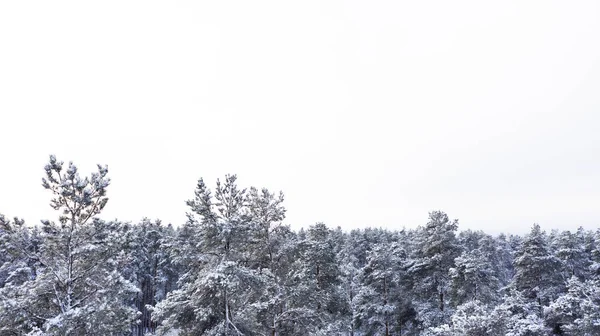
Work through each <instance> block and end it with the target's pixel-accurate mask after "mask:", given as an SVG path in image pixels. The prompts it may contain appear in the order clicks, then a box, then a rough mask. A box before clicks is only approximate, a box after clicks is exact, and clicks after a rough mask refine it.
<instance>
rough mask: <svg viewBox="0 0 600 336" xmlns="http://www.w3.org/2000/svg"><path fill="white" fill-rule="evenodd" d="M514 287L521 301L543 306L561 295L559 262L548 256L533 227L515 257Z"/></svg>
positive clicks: (541, 235) (539, 232) (544, 242)
mask: <svg viewBox="0 0 600 336" xmlns="http://www.w3.org/2000/svg"><path fill="white" fill-rule="evenodd" d="M514 263H515V276H514V278H513V285H514V287H515V288H516V289H517V290H519V291H520V292H521V293H522V294H523V296H524V297H526V298H528V299H530V300H534V301H535V302H537V304H538V305H539V309H540V313H541V309H542V306H544V305H547V304H549V303H550V302H551V301H552V300H553V299H555V298H556V297H558V296H559V295H560V293H562V292H563V291H564V280H563V278H562V276H561V273H560V260H559V259H558V258H557V257H555V256H554V255H553V254H552V253H550V250H549V247H548V242H547V240H546V236H545V234H544V232H543V231H542V230H541V228H540V226H539V225H538V224H534V225H533V227H532V229H531V232H530V233H529V234H528V235H527V236H526V237H525V239H524V240H523V243H522V245H521V247H520V248H519V249H518V250H517V253H516V257H515V262H514Z"/></svg>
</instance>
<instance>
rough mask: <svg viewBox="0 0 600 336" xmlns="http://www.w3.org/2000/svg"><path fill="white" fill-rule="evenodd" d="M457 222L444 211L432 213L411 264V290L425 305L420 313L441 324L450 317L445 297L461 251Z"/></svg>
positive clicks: (419, 236)
mask: <svg viewBox="0 0 600 336" xmlns="http://www.w3.org/2000/svg"><path fill="white" fill-rule="evenodd" d="M457 228H458V221H456V220H455V221H450V220H449V219H448V215H446V214H445V213H444V212H441V211H433V212H431V213H430V214H429V222H428V223H427V224H426V225H425V226H424V227H422V228H420V230H419V235H418V236H417V239H418V242H417V243H416V244H417V246H416V250H415V251H414V256H413V258H412V261H411V262H410V264H409V267H408V277H409V279H410V281H411V287H412V292H413V293H414V294H415V295H416V297H417V298H419V299H420V300H421V301H422V302H423V304H424V306H423V308H421V309H420V310H421V311H420V315H423V316H422V319H423V320H424V321H425V322H432V323H434V324H437V323H440V322H442V321H443V320H445V319H446V318H447V317H448V312H445V310H447V309H446V308H447V301H448V297H447V296H446V294H447V292H448V289H449V285H450V269H451V268H452V267H454V259H455V258H456V257H457V256H458V254H459V253H460V247H459V245H458V241H457V239H456V235H455V232H456V230H457Z"/></svg>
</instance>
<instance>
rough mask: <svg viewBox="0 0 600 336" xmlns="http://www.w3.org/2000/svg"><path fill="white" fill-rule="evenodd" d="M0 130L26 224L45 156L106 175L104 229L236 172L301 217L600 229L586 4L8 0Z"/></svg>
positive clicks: (597, 18)
mask: <svg viewBox="0 0 600 336" xmlns="http://www.w3.org/2000/svg"><path fill="white" fill-rule="evenodd" d="M0 125H1V127H0V213H3V214H5V215H8V216H11V217H12V216H19V217H23V218H25V219H26V220H27V221H28V222H29V223H38V222H39V220H40V219H42V218H50V219H56V218H57V217H58V214H56V213H55V212H54V211H53V210H52V209H50V207H49V205H48V203H49V200H50V198H51V195H50V194H49V192H47V191H45V190H44V189H43V188H42V186H41V178H42V177H43V175H44V171H43V167H44V165H45V163H46V162H47V159H48V155H49V154H51V153H54V154H56V155H57V156H58V158H59V159H61V160H64V161H70V160H72V161H74V162H75V163H76V164H77V165H78V166H79V167H80V169H81V172H82V173H84V174H87V173H89V172H91V171H92V169H93V168H94V167H95V166H94V165H95V164H96V163H101V164H107V165H108V167H109V176H110V177H111V178H112V185H111V186H110V187H109V191H108V195H109V197H110V201H109V203H108V205H107V207H106V209H105V211H104V213H103V215H102V217H103V218H108V219H111V218H115V217H116V218H119V219H122V220H131V221H137V220H139V219H141V218H142V217H150V218H160V219H162V220H163V221H164V222H172V223H173V224H175V225H178V224H180V223H182V222H183V221H184V220H185V212H186V211H187V208H186V206H185V202H184V201H185V200H186V199H189V198H191V197H192V196H193V192H194V187H195V184H196V181H197V179H198V178H200V177H204V178H205V180H206V181H207V182H208V183H209V185H211V186H214V183H215V181H216V179H217V178H218V177H223V176H224V175H225V174H227V173H236V174H238V176H239V181H240V184H242V185H245V186H250V185H254V186H257V187H263V186H264V187H267V188H269V189H271V190H272V191H278V190H283V191H284V193H285V195H286V202H285V203H286V207H287V209H288V216H287V220H286V222H287V223H289V224H291V225H292V227H294V228H299V227H301V226H307V225H310V224H313V223H315V222H318V221H322V222H325V223H326V224H328V225H330V226H332V227H335V226H341V227H342V228H344V229H352V228H357V227H366V226H380V227H387V228H390V229H399V228H402V227H403V226H405V227H416V226H417V225H420V224H424V223H425V222H426V221H427V214H428V212H429V211H431V210H437V209H440V210H444V211H446V212H447V213H448V214H449V216H450V217H451V218H458V219H459V220H460V228H461V229H468V228H470V229H483V230H486V231H488V232H491V233H496V232H500V231H505V232H516V233H521V232H526V231H528V230H529V228H530V227H531V225H532V224H533V223H534V222H537V223H540V225H542V227H543V228H544V229H546V230H550V229H553V228H557V229H576V228H577V227H578V226H580V225H581V226H584V227H586V228H590V229H595V228H596V227H598V226H599V224H600V2H598V1H595V0H592V1H577V0H574V1H564V0H561V1H548V0H544V1H523V0H519V1H506V0H503V1H481V0H476V1H402V0H390V1H377V0H369V1H366V0H362V1H354V0H340V1H328V0H315V1H313V0H302V1H287V0H273V1H256V0H253V1H247V0H244V1H199V0H196V1H174V0H170V1H148V0H144V1H124V0H118V1H94V2H92V1H70V2H64V1H2V2H0Z"/></svg>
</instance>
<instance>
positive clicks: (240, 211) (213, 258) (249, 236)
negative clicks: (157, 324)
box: [153, 175, 268, 336]
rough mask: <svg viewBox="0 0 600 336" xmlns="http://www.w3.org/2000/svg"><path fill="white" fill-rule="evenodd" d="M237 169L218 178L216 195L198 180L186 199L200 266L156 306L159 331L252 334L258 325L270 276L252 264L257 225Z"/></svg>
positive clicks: (183, 278)
mask: <svg viewBox="0 0 600 336" xmlns="http://www.w3.org/2000/svg"><path fill="white" fill-rule="evenodd" d="M236 180H237V177H236V176H235V175H226V176H225V181H224V183H221V182H220V180H217V187H216V189H215V194H214V196H213V195H212V193H211V191H210V189H209V188H208V187H207V186H206V184H205V183H204V181H203V180H202V179H200V180H199V181H198V184H197V187H196V191H195V198H194V199H192V200H189V201H188V202H187V205H188V206H189V207H190V209H191V211H192V212H191V213H190V214H189V215H188V218H189V221H190V222H192V223H191V224H190V225H189V228H190V229H191V232H192V237H191V239H192V240H193V241H194V244H193V245H192V246H191V247H192V249H190V250H189V251H190V252H196V254H195V255H193V256H188V258H189V257H192V258H197V259H199V260H202V262H201V267H200V268H197V269H191V270H188V274H184V275H183V276H182V281H181V282H180V284H179V285H180V289H178V290H175V291H173V292H172V293H170V294H169V295H167V298H166V299H165V300H164V301H162V302H161V303H159V304H158V305H157V307H156V309H155V310H154V313H153V315H154V319H156V320H157V321H161V322H162V324H163V326H162V327H161V328H160V329H159V330H158V331H159V332H160V333H166V332H169V331H170V330H171V329H175V328H177V329H180V330H181V332H182V333H183V335H196V334H202V335H207V336H210V335H225V336H229V335H251V334H252V333H253V332H256V331H257V330H258V329H259V328H258V326H256V325H255V324H254V322H255V321H256V319H255V318H254V316H255V315H256V314H257V311H258V310H260V309H262V307H263V306H262V305H261V304H260V298H261V297H262V295H263V293H264V291H265V286H266V282H267V281H268V277H267V276H266V275H265V274H263V273H261V272H259V271H257V270H255V269H253V268H251V264H252V245H253V243H254V242H255V239H254V237H253V232H252V229H253V225H254V223H253V222H252V221H251V219H250V218H251V217H250V216H249V214H248V206H247V198H246V189H239V188H238V186H237V184H236Z"/></svg>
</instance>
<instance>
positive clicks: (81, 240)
mask: <svg viewBox="0 0 600 336" xmlns="http://www.w3.org/2000/svg"><path fill="white" fill-rule="evenodd" d="M45 171H46V178H44V179H43V180H42V182H43V183H42V185H43V186H44V188H45V189H47V190H50V191H51V192H52V193H53V195H54V198H53V199H52V201H51V206H52V207H53V208H54V209H55V210H58V211H60V212H61V215H60V217H59V224H56V223H54V222H51V221H47V220H45V221H42V229H41V233H40V237H41V239H42V240H43V244H42V245H41V246H40V247H39V251H37V253H35V257H34V258H35V260H36V262H37V263H39V267H38V270H37V271H36V274H35V277H34V278H33V279H32V280H28V281H26V282H24V283H22V284H21V285H20V286H18V287H17V288H13V289H14V291H15V293H16V296H18V300H17V302H18V303H17V304H16V306H17V307H21V308H22V309H24V311H25V312H24V314H29V315H30V316H29V317H30V321H33V322H30V323H26V324H24V325H22V329H20V330H19V332H21V333H26V332H35V331H36V330H37V331H39V332H43V333H45V334H49V335H110V334H119V333H124V332H127V331H128V330H129V327H130V323H131V322H132V320H133V318H134V312H133V310H132V309H130V308H128V307H127V304H126V302H127V300H128V298H129V296H130V295H131V294H132V293H133V292H134V291H135V288H133V287H132V286H131V284H130V283H129V282H128V281H126V280H125V279H123V278H122V277H121V275H120V274H119V272H118V271H117V269H118V267H119V266H121V262H122V260H123V259H122V257H123V255H122V253H121V252H120V251H121V247H122V244H121V243H122V240H121V234H120V231H121V223H119V222H105V221H102V220H100V219H98V218H96V217H95V216H97V215H98V214H99V213H100V212H101V210H102V209H103V208H104V206H105V205H106V202H107V201H108V198H107V197H106V188H107V187H108V185H109V182H110V180H109V179H108V178H107V177H106V175H107V172H108V170H107V168H106V167H103V166H100V165H99V166H98V172H97V173H93V174H92V175H91V177H90V178H87V177H86V178H81V177H80V176H79V174H78V172H77V167H76V166H75V165H73V164H72V163H70V164H69V166H68V168H67V169H66V170H63V163H62V162H60V161H58V160H56V158H55V157H54V156H51V157H50V162H49V163H48V165H46V167H45ZM25 306H28V307H27V308H23V307H25Z"/></svg>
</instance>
